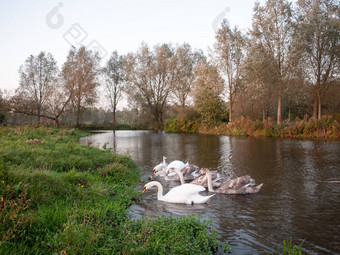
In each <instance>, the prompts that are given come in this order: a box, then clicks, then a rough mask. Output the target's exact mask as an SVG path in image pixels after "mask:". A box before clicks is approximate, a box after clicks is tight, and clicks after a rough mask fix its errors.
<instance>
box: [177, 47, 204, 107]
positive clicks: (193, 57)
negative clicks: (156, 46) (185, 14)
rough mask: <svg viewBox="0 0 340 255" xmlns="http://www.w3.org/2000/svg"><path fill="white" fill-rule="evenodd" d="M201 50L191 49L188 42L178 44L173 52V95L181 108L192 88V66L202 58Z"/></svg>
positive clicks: (184, 104)
mask: <svg viewBox="0 0 340 255" xmlns="http://www.w3.org/2000/svg"><path fill="white" fill-rule="evenodd" d="M204 58H205V57H204V54H203V52H202V51H193V50H192V49H191V47H190V45H189V44H188V43H184V44H183V45H179V46H178V47H177V48H176V52H175V77H176V78H175V80H174V89H173V95H174V97H175V98H176V100H177V101H178V103H176V104H177V105H180V106H181V107H182V109H183V108H184V107H185V106H186V104H187V100H188V97H189V95H190V92H191V90H192V82H193V80H194V68H195V66H196V65H197V64H198V63H199V62H200V61H201V60H203V59H204Z"/></svg>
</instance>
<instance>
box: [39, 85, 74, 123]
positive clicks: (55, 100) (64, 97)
mask: <svg viewBox="0 0 340 255" xmlns="http://www.w3.org/2000/svg"><path fill="white" fill-rule="evenodd" d="M62 82H64V81H63V80H62V79H59V81H58V86H56V87H55V88H54V89H53V90H52V91H51V93H50V94H49V96H48V98H47V101H46V113H47V114H49V116H52V118H53V124H54V126H55V127H59V125H60V123H59V118H60V116H61V115H62V114H63V113H64V112H65V110H66V107H67V106H68V105H69V103H70V102H71V99H72V98H73V90H67V89H65V86H64V85H63V84H62Z"/></svg>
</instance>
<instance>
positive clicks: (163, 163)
mask: <svg viewBox="0 0 340 255" xmlns="http://www.w3.org/2000/svg"><path fill="white" fill-rule="evenodd" d="M165 160H166V157H165V156H163V162H161V163H159V164H158V165H157V166H155V167H154V168H153V171H156V172H158V171H161V170H165V169H166V167H167V165H168V164H167V163H166V161H165Z"/></svg>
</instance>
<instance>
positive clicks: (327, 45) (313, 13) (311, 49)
mask: <svg viewBox="0 0 340 255" xmlns="http://www.w3.org/2000/svg"><path fill="white" fill-rule="evenodd" d="M297 12H298V18H297V37H296V39H297V40H295V43H297V45H296V46H297V47H299V48H300V50H301V51H302V54H301V55H302V58H301V59H302V60H303V61H304V63H305V65H304V69H305V74H306V76H307V77H308V82H310V83H311V84H313V85H314V87H315V96H314V109H313V117H314V118H318V119H321V97H322V94H324V93H325V91H326V90H327V87H328V85H329V84H331V82H333V81H334V80H336V79H339V75H338V73H337V70H336V65H337V63H339V60H340V46H339V41H340V19H339V13H340V7H339V3H338V2H337V1H333V0H318V1H311V0H299V1H298V4H297Z"/></svg>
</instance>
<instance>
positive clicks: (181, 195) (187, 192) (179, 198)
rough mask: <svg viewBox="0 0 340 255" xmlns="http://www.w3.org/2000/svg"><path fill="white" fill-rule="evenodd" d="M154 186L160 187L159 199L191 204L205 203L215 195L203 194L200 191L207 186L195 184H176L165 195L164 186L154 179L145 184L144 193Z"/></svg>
mask: <svg viewBox="0 0 340 255" xmlns="http://www.w3.org/2000/svg"><path fill="white" fill-rule="evenodd" d="M153 186H156V187H157V188H158V192H157V199H158V200H159V201H164V202H169V203H177V204H191V205H193V204H203V203H206V202H207V201H208V200H209V199H210V198H211V197H212V196H213V195H210V196H201V195H200V194H199V192H201V191H204V190H205V188H204V187H202V186H199V185H194V184H183V185H180V186H176V187H174V188H172V189H171V190H170V191H169V192H168V193H167V194H165V195H164V196H163V186H162V184H160V183H159V182H157V181H152V182H148V183H147V184H145V186H144V190H143V193H144V192H145V191H146V190H147V189H150V188H151V187H153Z"/></svg>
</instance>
